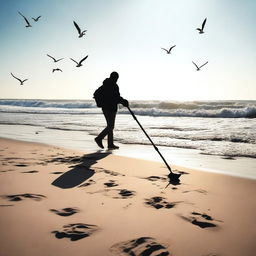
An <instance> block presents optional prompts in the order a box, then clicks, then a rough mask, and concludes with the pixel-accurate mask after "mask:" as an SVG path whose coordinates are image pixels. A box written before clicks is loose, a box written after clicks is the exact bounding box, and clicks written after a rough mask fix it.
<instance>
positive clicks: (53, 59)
mask: <svg viewBox="0 0 256 256" xmlns="http://www.w3.org/2000/svg"><path fill="white" fill-rule="evenodd" d="M46 55H47V56H48V57H50V58H52V59H53V60H54V61H56V59H55V58H53V57H52V56H51V55H49V54H46Z"/></svg>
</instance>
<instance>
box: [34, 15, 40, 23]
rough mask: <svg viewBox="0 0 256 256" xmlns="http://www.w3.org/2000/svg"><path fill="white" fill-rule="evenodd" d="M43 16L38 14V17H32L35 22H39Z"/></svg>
mask: <svg viewBox="0 0 256 256" xmlns="http://www.w3.org/2000/svg"><path fill="white" fill-rule="evenodd" d="M41 17H42V16H41V15H40V16H38V17H37V18H33V17H32V19H33V20H34V21H35V22H37V21H38V20H39V19H40V18H41Z"/></svg>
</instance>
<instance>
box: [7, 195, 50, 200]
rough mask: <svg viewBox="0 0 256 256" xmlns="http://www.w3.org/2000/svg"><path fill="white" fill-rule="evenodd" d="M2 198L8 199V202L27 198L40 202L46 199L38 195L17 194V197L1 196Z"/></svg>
mask: <svg viewBox="0 0 256 256" xmlns="http://www.w3.org/2000/svg"><path fill="white" fill-rule="evenodd" d="M3 197H4V198H6V199H8V200H9V201H22V200H23V199H26V198H29V199H32V200H35V201H41V200H42V199H43V198H46V196H44V195H39V194H29V193H26V194H17V195H6V196H3Z"/></svg>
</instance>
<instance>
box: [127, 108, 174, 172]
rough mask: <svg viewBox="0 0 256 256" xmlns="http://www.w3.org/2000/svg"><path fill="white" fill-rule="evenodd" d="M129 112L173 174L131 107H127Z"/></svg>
mask: <svg viewBox="0 0 256 256" xmlns="http://www.w3.org/2000/svg"><path fill="white" fill-rule="evenodd" d="M127 108H128V110H129V111H130V113H131V115H132V117H133V118H134V120H135V121H136V122H137V123H138V125H139V126H140V128H141V130H142V131H143V132H144V133H145V135H146V136H147V138H148V139H149V141H150V142H151V144H152V145H153V147H154V149H155V150H156V151H157V153H158V154H159V155H160V157H161V158H162V159H163V161H164V163H165V165H166V166H167V168H168V170H169V171H170V172H171V173H172V170H171V167H170V166H169V165H168V163H167V162H166V160H165V159H164V157H163V156H162V154H161V153H160V151H159V149H158V148H157V146H156V145H155V144H154V142H153V141H152V140H151V138H150V137H149V136H148V134H147V133H146V131H145V130H144V128H143V127H142V125H141V124H140V122H139V121H138V119H137V117H136V116H135V114H134V113H133V112H132V110H131V109H130V108H129V106H128V107H127Z"/></svg>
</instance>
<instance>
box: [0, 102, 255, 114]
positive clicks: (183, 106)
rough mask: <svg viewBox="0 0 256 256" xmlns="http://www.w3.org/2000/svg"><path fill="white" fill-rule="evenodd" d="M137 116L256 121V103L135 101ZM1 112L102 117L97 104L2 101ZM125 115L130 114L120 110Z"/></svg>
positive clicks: (133, 103)
mask: <svg viewBox="0 0 256 256" xmlns="http://www.w3.org/2000/svg"><path fill="white" fill-rule="evenodd" d="M130 107H131V109H132V110H133V111H134V112H135V114H137V115H146V116H167V117H168V116H169V117H201V118H256V101H192V102H170V101H131V102H130ZM0 112H7V113H8V112H9V113H40V114H48V113H50V114H53V113H61V114H90V113H99V112H100V109H99V108H97V106H96V105H95V102H94V101H93V100H0ZM119 112H120V113H122V114H129V111H128V110H127V109H126V108H125V107H122V106H121V107H120V110H119Z"/></svg>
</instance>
